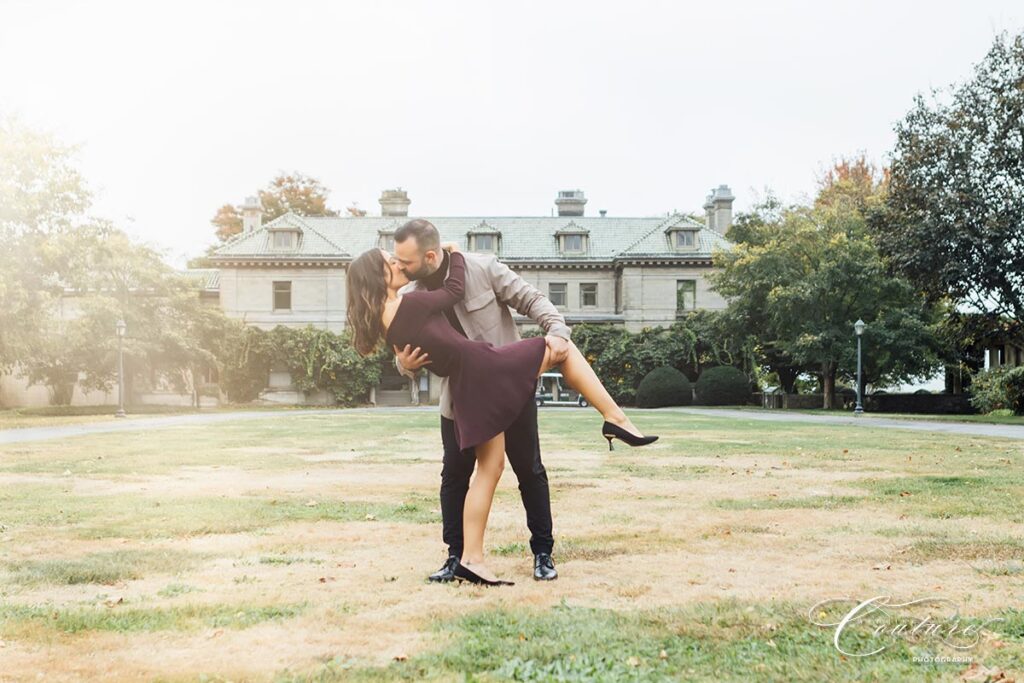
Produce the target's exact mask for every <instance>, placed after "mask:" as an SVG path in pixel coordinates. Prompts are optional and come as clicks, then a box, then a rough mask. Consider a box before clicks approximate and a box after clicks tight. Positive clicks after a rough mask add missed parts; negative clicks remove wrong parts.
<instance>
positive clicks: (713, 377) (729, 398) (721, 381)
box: [694, 365, 751, 406]
mask: <svg viewBox="0 0 1024 683" xmlns="http://www.w3.org/2000/svg"><path fill="white" fill-rule="evenodd" d="M694 390H695V391H696V393H697V402H698V403H700V404H702V405H706V406H734V405H745V404H747V403H749V402H750V394H751V392H750V380H749V379H748V378H747V376H746V375H745V374H743V372H741V371H740V370H738V369H737V368H734V367H732V366H731V365H720V366H718V367H714V368H708V369H707V370H705V371H704V372H702V373H700V377H698V378H697V383H696V384H695V385H694Z"/></svg>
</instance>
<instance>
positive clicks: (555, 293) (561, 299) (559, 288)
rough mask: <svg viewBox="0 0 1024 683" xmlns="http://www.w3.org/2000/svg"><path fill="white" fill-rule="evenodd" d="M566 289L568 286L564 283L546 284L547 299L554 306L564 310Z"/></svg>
mask: <svg viewBox="0 0 1024 683" xmlns="http://www.w3.org/2000/svg"><path fill="white" fill-rule="evenodd" d="M568 289H569V287H568V285H567V284H566V283H564V282H551V283H549V284H548V299H550V300H551V303H553V304H554V305H555V306H561V307H562V308H565V306H567V305H568V304H566V292H567V291H568Z"/></svg>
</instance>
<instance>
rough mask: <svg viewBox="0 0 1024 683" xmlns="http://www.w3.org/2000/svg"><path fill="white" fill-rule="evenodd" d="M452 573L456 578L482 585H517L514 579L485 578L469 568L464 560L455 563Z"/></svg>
mask: <svg viewBox="0 0 1024 683" xmlns="http://www.w3.org/2000/svg"><path fill="white" fill-rule="evenodd" d="M452 573H453V574H454V575H455V578H456V579H461V580H463V581H469V582H470V583H476V584H479V585H481V586H514V585H516V584H515V582H514V581H502V580H501V579H498V580H497V581H491V580H489V579H485V578H484V577H482V576H480V575H479V574H477V573H476V572H474V571H473V570H472V569H470V568H468V567H467V566H466V565H464V564H462V562H456V563H455V569H454V570H453V571H452Z"/></svg>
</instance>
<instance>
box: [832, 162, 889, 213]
mask: <svg viewBox="0 0 1024 683" xmlns="http://www.w3.org/2000/svg"><path fill="white" fill-rule="evenodd" d="M888 186H889V169H888V168H881V169H879V168H878V167H877V166H875V164H873V163H871V162H870V161H868V159H867V156H866V155H865V154H864V153H863V152H861V153H860V154H858V155H857V156H855V157H853V158H852V159H847V158H845V157H841V158H839V159H837V160H836V161H834V162H833V164H832V168H830V169H828V170H827V171H825V173H824V174H822V176H821V177H820V178H819V179H818V196H817V197H816V198H815V200H814V205H815V206H819V207H829V206H835V205H836V204H837V203H839V202H850V203H851V204H852V205H853V207H854V208H855V209H857V210H858V211H860V212H861V214H863V215H865V216H867V215H868V212H870V211H871V210H873V209H875V208H876V207H878V206H879V205H880V204H881V203H882V201H883V200H884V197H885V193H886V191H887V189H888Z"/></svg>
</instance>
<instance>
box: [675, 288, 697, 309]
mask: <svg viewBox="0 0 1024 683" xmlns="http://www.w3.org/2000/svg"><path fill="white" fill-rule="evenodd" d="M696 309H697V281H696V280H676V314H677V315H678V314H680V313H686V312H688V311H694V310H696Z"/></svg>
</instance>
